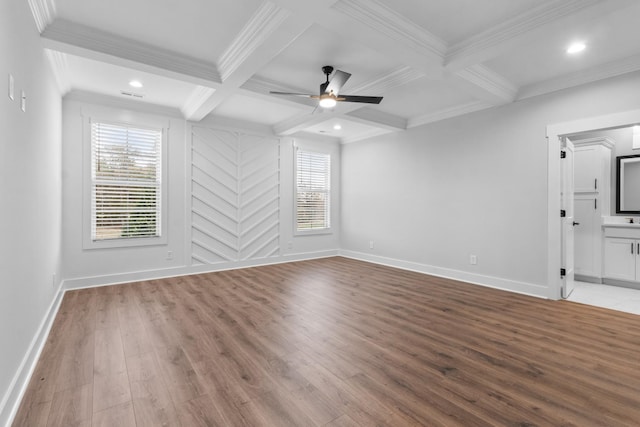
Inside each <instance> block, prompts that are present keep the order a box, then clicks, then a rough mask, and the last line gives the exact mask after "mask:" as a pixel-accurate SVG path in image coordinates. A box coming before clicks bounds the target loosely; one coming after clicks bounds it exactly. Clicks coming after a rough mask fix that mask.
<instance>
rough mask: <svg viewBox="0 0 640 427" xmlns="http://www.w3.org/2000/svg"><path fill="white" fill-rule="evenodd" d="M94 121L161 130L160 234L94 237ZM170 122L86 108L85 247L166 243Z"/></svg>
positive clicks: (84, 157) (142, 115) (84, 149)
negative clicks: (92, 164) (132, 236)
mask: <svg viewBox="0 0 640 427" xmlns="http://www.w3.org/2000/svg"><path fill="white" fill-rule="evenodd" d="M92 123H108V124H113V125H119V126H127V127H132V128H140V129H157V130H159V131H161V132H162V140H161V143H160V168H161V172H160V176H161V178H160V221H159V227H160V233H159V235H158V236H150V237H135V238H120V239H105V240H93V238H92V226H93V218H92V216H93V209H92V191H93V182H92V173H91V172H92V171H91V167H92V166H91V163H92V141H91V125H92ZM168 133H169V121H168V120H164V119H160V118H156V117H153V116H147V115H145V114H135V113H130V112H124V111H122V112H120V111H111V110H102V109H96V110H93V109H89V110H88V111H85V110H84V109H83V177H82V178H83V213H82V222H83V227H82V236H83V238H82V240H83V248H84V249H106V248H126V247H137V246H155V245H166V244H167V231H168V230H167V224H168V221H167V205H168V204H167V187H168V182H167V176H168V175H167V147H168V143H167V140H168Z"/></svg>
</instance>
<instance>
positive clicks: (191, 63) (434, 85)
mask: <svg viewBox="0 0 640 427" xmlns="http://www.w3.org/2000/svg"><path fill="white" fill-rule="evenodd" d="M29 5H30V6H31V7H32V12H33V14H34V18H35V20H34V22H35V24H36V28H38V30H39V31H40V32H41V35H42V40H43V45H44V46H45V47H46V48H47V49H49V52H51V53H50V54H49V55H48V57H49V59H50V60H51V63H52V66H53V68H54V70H55V74H56V78H57V81H58V82H59V84H60V88H61V91H62V92H63V93H66V92H67V91H68V90H71V91H75V90H81V91H83V92H94V93H98V94H101V95H110V96H114V97H121V96H122V95H120V92H121V91H122V90H125V91H128V90H132V89H131V88H129V87H128V86H127V84H128V81H129V80H131V79H133V78H137V79H139V80H142V81H143V83H144V89H143V90H139V91H137V92H142V93H143V95H144V98H143V101H144V102H148V103H152V104H157V105H160V106H167V107H172V108H178V109H180V111H181V112H182V114H183V115H184V117H185V119H188V120H192V121H198V120H201V119H202V118H204V117H206V116H207V115H211V116H214V117H215V116H220V117H228V118H232V119H236V120H239V121H245V122H254V123H256V124H261V125H266V126H270V127H271V128H272V131H273V132H274V133H275V134H278V135H286V136H296V135H310V134H311V135H323V136H324V137H326V138H333V139H335V138H337V139H340V140H341V141H343V142H350V141H354V140H357V139H359V138H363V137H366V136H367V135H374V134H376V133H381V132H396V131H400V132H401V131H402V130H404V129H406V128H407V127H412V126H419V125H420V124H422V123H428V122H431V121H435V120H441V119H443V118H447V117H453V116H455V115H457V114H464V113H468V112H470V111H476V110H478V109H482V108H489V107H492V106H497V105H503V104H507V103H510V102H514V101H515V100H517V99H519V98H521V97H525V96H536V95H540V94H543V93H548V92H550V91H555V90H560V89H563V88H566V87H571V86H575V85H578V84H584V83H587V82H589V81H594V80H598V79H602V78H607V77H611V76H613V75H619V74H620V73H627V72H632V71H636V70H640V44H639V43H638V42H637V40H640V26H638V25H637V21H638V20H639V19H640V2H638V1H637V0H581V1H579V2H578V1H576V0H448V1H437V2H436V1H423V0H393V1H391V0H337V1H334V0H329V1H318V0H270V1H261V0H244V1H241V2H238V1H234V0H180V1H178V0H153V1H152V0H110V1H103V0H38V1H30V2H29ZM576 39H581V40H584V41H585V42H586V43H587V45H588V47H587V50H586V51H584V52H583V53H582V54H581V55H578V56H575V57H568V56H567V55H566V54H565V52H564V50H565V49H566V46H567V44H568V43H569V42H570V41H573V40H576ZM324 65H331V66H334V67H335V68H336V69H340V70H343V71H345V72H348V73H351V74H352V77H351V79H350V80H349V81H348V82H347V83H346V84H345V85H344V87H343V88H342V89H341V91H340V93H342V94H349V95H370V96H383V97H384V99H383V101H382V103H381V104H380V105H372V104H360V103H347V102H341V103H339V104H338V106H337V107H336V108H334V109H333V110H331V111H318V112H316V114H311V111H313V109H314V105H315V102H316V101H314V100H311V99H304V100H303V99H302V98H299V97H284V96H276V95H271V94H269V92H270V91H274V90H275V91H285V92H286V91H295V92H303V93H309V94H317V93H318V91H319V85H320V84H321V83H322V82H323V81H324V75H323V73H322V71H321V68H322V66H324ZM576 76H587V77H582V78H576ZM334 120H343V123H342V129H341V130H340V131H336V130H334V129H333V124H334V122H333V121H334Z"/></svg>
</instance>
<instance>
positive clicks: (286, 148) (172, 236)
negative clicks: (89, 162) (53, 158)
mask: <svg viewBox="0 0 640 427" xmlns="http://www.w3.org/2000/svg"><path fill="white" fill-rule="evenodd" d="M96 110H98V111H104V112H107V113H110V114H114V115H116V116H122V117H131V118H132V119H134V120H135V117H136V116H140V115H145V116H151V117H154V118H156V119H157V120H168V121H169V122H170V131H169V138H168V146H169V149H168V186H169V195H168V209H169V210H168V219H169V226H168V230H167V232H168V243H167V244H166V245H157V246H143V247H131V248H115V249H85V248H83V245H82V241H83V233H86V232H87V230H84V229H83V226H82V214H83V203H84V202H83V181H82V177H83V175H82V173H83V172H82V171H83V149H84V148H85V147H84V145H86V143H85V142H83V131H82V129H83V112H84V114H86V112H88V111H89V112H90V111H96ZM225 123H226V122H225V120H223V119H220V118H211V117H210V118H207V119H205V120H203V121H201V122H199V123H197V124H191V123H188V122H185V121H184V120H183V119H181V118H179V117H177V116H173V115H172V114H171V112H162V111H159V110H158V108H155V107H149V106H146V105H145V104H141V103H131V102H124V103H123V102H122V101H117V100H115V99H112V98H104V97H98V96H91V95H87V94H78V93H71V94H70V95H68V96H67V97H65V100H64V102H63V144H62V152H63V156H62V169H63V190H62V200H63V215H62V236H63V238H62V239H63V240H62V243H63V245H62V248H63V252H62V259H63V274H64V279H65V287H66V288H67V289H70V288H78V287H85V286H94V285H102V284H110V283H122V282H127V281H135V280H143V279H148V278H155V277H167V276H172V275H182V274H190V273H196V272H203V271H214V270H220V269H225V268H235V267H242V266H247V265H257V264H262V263H272V262H282V261H288V260H296V259H304V258H313V257H318V256H325V255H332V254H333V255H335V254H337V253H338V251H339V244H340V146H339V145H338V144H337V143H327V142H314V141H299V142H298V143H302V144H306V146H309V147H316V148H317V149H320V150H326V151H328V152H329V153H331V154H332V160H333V167H332V169H333V171H332V175H333V176H332V178H333V184H334V187H333V188H334V190H335V191H334V193H333V203H332V216H333V219H334V221H333V227H332V228H333V229H332V232H331V233H330V234H326V235H318V236H295V235H294V232H293V209H294V207H293V195H294V187H293V164H294V163H293V162H294V156H293V140H292V139H291V138H282V139H280V141H279V146H280V149H279V152H280V159H279V175H280V221H279V222H280V224H279V243H280V251H279V253H278V254H277V255H276V256H274V257H270V258H260V259H258V258H256V259H249V260H239V259H228V260H224V259H220V260H215V261H211V262H209V263H204V264H203V263H202V262H199V261H198V260H196V259H195V258H192V250H194V246H193V244H192V240H191V239H192V233H193V229H192V224H191V221H192V219H193V218H194V216H193V214H192V212H191V203H192V194H191V191H192V188H193V185H194V183H193V182H192V176H191V174H192V172H193V170H194V166H193V165H191V160H192V153H191V151H192V145H191V144H192V128H193V129H200V130H201V131H202V132H204V133H208V134H210V135H213V137H212V138H214V139H215V138H216V135H218V136H220V135H226V136H230V137H231V138H232V139H233V135H258V139H257V141H259V140H261V137H260V133H261V132H262V134H263V136H264V140H265V141H269V140H274V139H275V140H276V141H277V138H276V137H274V136H273V135H272V134H270V133H269V131H268V129H260V130H256V129H253V127H254V126H251V125H248V124H247V126H246V128H245V129H243V128H242V127H238V126H239V125H238V124H237V123H234V126H230V125H227V124H225ZM208 152H209V153H213V152H214V151H208ZM275 167H278V166H275ZM211 170H212V171H215V167H214V168H212V169H211ZM219 173H221V172H219ZM227 179H228V176H226V175H225V177H224V178H223V181H224V180H227ZM196 220H197V218H196ZM201 225H202V224H199V226H201ZM209 231H210V233H209V234H211V235H212V236H213V237H214V238H215V230H213V229H212V230H209ZM168 251H171V252H172V253H173V258H172V259H171V260H168V259H167V253H168Z"/></svg>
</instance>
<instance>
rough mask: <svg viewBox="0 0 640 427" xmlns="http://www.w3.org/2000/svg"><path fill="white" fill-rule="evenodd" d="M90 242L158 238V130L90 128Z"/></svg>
mask: <svg viewBox="0 0 640 427" xmlns="http://www.w3.org/2000/svg"><path fill="white" fill-rule="evenodd" d="M90 132H91V240H92V242H105V241H116V240H120V241H122V240H124V239H126V240H129V239H148V238H157V237H160V236H161V233H162V230H161V224H162V222H161V211H162V209H161V207H162V200H161V195H162V152H161V151H162V141H163V131H162V129H152V128H142V127H133V126H129V125H123V124H114V123H105V122H91V126H90Z"/></svg>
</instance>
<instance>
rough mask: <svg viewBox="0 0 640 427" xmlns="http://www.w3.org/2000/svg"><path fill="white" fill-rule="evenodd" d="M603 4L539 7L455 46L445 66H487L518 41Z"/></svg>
mask: <svg viewBox="0 0 640 427" xmlns="http://www.w3.org/2000/svg"><path fill="white" fill-rule="evenodd" d="M599 2H601V0H553V1H550V2H544V3H542V4H539V5H537V6H536V7H533V8H532V9H530V10H528V11H527V12H525V13H523V14H520V15H518V16H516V17H514V18H511V19H508V20H506V21H504V22H502V23H500V24H498V25H497V26H495V27H493V28H490V29H488V30H485V31H482V32H480V33H478V34H476V35H474V36H472V37H470V38H468V39H466V40H463V41H461V42H459V43H456V44H454V45H452V46H451V47H450V49H449V51H448V52H447V53H446V57H445V66H446V67H447V68H449V69H459V68H462V67H465V66H468V65H471V64H476V63H479V62H484V61H486V60H487V59H489V58H490V57H491V56H492V55H490V54H489V53H494V54H495V52H497V51H499V50H500V47H501V46H503V45H505V44H509V45H510V44H512V43H515V40H516V38H518V37H521V36H522V35H524V34H526V33H529V32H531V31H533V30H535V29H537V28H540V27H542V26H544V25H547V24H549V23H551V22H553V21H557V20H558V19H560V18H562V17H565V16H569V15H572V14H575V13H576V12H578V11H580V10H582V9H585V8H588V7H590V6H593V5H595V4H596V3H599Z"/></svg>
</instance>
